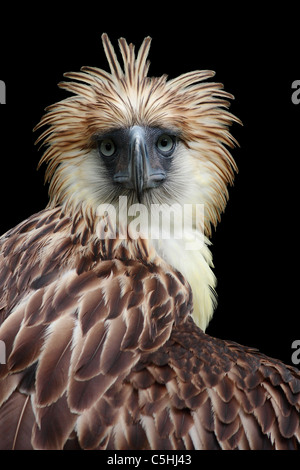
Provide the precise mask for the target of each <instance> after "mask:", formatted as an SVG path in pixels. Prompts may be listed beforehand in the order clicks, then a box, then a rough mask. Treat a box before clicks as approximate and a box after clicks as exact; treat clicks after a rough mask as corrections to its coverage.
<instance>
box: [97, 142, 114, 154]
mask: <svg viewBox="0 0 300 470" xmlns="http://www.w3.org/2000/svg"><path fill="white" fill-rule="evenodd" d="M115 151H116V146H115V144H114V142H113V141H112V140H111V139H104V140H102V142H101V143H100V152H101V153H102V155H104V157H112V155H113V154H114V153H115Z"/></svg>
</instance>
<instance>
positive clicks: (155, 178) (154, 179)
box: [146, 170, 167, 188]
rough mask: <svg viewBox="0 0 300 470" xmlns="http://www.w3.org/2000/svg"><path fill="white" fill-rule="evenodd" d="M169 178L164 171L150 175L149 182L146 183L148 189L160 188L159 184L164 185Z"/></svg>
mask: <svg viewBox="0 0 300 470" xmlns="http://www.w3.org/2000/svg"><path fill="white" fill-rule="evenodd" d="M166 178H167V175H166V173H165V172H163V171H161V170H160V171H159V172H157V173H152V174H150V176H149V178H148V181H147V183H146V187H148V188H153V187H155V186H158V185H159V184H161V183H163V182H164V181H165V180H166Z"/></svg>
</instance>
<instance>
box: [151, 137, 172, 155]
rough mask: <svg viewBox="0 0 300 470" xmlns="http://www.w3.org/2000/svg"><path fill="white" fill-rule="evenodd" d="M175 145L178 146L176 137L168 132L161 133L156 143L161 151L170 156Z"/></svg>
mask: <svg viewBox="0 0 300 470" xmlns="http://www.w3.org/2000/svg"><path fill="white" fill-rule="evenodd" d="M175 146H176V140H175V138H174V137H173V136H171V135H168V134H163V135H161V136H160V137H159V139H158V141H157V143H156V147H157V149H158V150H159V152H160V153H162V154H163V155H164V156H167V157H169V156H170V155H171V154H172V153H173V151H174V149H175Z"/></svg>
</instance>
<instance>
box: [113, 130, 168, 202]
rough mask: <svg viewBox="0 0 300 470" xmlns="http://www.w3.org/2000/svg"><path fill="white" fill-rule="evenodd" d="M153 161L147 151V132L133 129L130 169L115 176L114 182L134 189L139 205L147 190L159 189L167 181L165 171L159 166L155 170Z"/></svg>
mask: <svg viewBox="0 0 300 470" xmlns="http://www.w3.org/2000/svg"><path fill="white" fill-rule="evenodd" d="M151 160H153V162H154V158H153V157H152V158H151V156H149V152H148V149H147V145H146V136H145V130H144V129H143V128H141V127H139V126H135V127H133V128H132V129H131V130H130V135H129V152H128V167H127V169H126V171H125V172H118V173H117V174H115V175H114V181H115V182H117V183H122V184H123V185H124V186H125V187H126V188H128V189H134V190H135V192H136V195H137V199H138V202H139V203H141V201H142V199H143V192H144V191H145V190H147V189H150V188H155V187H157V186H158V185H159V184H160V183H162V182H163V181H164V180H165V179H166V173H165V171H164V170H163V169H162V168H161V167H160V165H157V164H156V167H157V168H154V167H153V165H151Z"/></svg>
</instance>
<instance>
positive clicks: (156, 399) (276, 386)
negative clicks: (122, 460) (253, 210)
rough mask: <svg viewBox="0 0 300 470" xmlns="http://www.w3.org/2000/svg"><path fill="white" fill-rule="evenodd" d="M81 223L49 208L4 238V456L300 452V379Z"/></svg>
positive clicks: (173, 282) (167, 277) (186, 291)
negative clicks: (204, 325) (220, 335)
mask: <svg viewBox="0 0 300 470" xmlns="http://www.w3.org/2000/svg"><path fill="white" fill-rule="evenodd" d="M128 53H130V51H128ZM140 60H141V61H142V58H141V59H140ZM143 67H146V65H143ZM81 223H82V220H81V219H80V217H79V216H77V217H76V227H75V225H74V223H73V222H72V220H71V219H67V220H65V219H64V217H63V216H62V214H61V212H60V211H59V210H57V209H54V210H46V211H43V212H42V213H41V214H40V215H35V216H33V217H32V218H31V219H29V220H28V221H27V222H24V223H23V224H21V225H20V226H19V227H16V228H15V229H13V230H12V231H11V232H10V234H9V235H8V234H7V235H5V236H4V237H2V238H1V239H0V272H1V273H2V277H1V278H0V279H1V280H0V283H1V287H0V288H1V289H2V291H1V292H2V295H1V300H0V309H1V310H0V313H1V317H0V318H1V326H0V339H1V340H2V341H5V344H6V351H7V364H5V365H1V369H0V377H1V379H0V404H1V405H0V420H1V423H2V425H3V429H4V430H5V432H4V436H3V437H1V439H0V448H1V449H2V448H3V449H8V448H9V449H11V448H16V449H23V448H28V449H31V448H35V449H63V448H74V446H75V447H76V448H78V447H80V448H82V449H136V448H143V449H193V448H194V449H291V448H297V447H299V440H300V423H299V409H300V373H299V371H297V370H296V369H294V368H292V367H289V366H286V365H284V364H282V363H281V362H280V361H277V360H275V359H271V358H268V357H266V356H264V355H262V354H260V353H259V352H258V351H256V350H253V349H251V348H247V347H244V346H241V345H238V344H236V343H232V342H228V341H222V340H218V339H215V338H211V337H209V336H208V335H205V334H204V333H203V332H202V331H201V330H200V329H199V328H198V327H197V326H196V325H195V324H194V322H193V320H192V318H191V309H192V300H191V292H190V288H189V286H188V285H187V283H186V281H185V280H184V279H183V277H182V276H181V275H180V273H178V272H175V271H173V270H172V269H171V268H170V267H168V266H167V265H165V264H163V262H162V260H160V263H159V264H157V265H155V264H153V263H151V264H147V263H145V262H144V261H143V262H142V261H141V260H133V259H132V252H130V253H129V254H128V259H126V256H124V246H121V245H120V246H121V248H120V257H119V258H118V256H116V252H114V250H115V247H116V246H118V245H117V244H115V245H113V244H112V243H111V244H110V247H109V249H106V250H105V247H104V248H103V249H104V252H103V253H102V254H101V252H99V250H100V248H101V246H102V245H101V244H97V249H96V247H95V246H94V245H92V246H89V243H88V237H87V235H85V236H84V243H83V238H82V237H79V236H78V235H77V233H76V231H77V230H79V228H80V224H81ZM31 242H32V243H31ZM33 242H34V243H33ZM143 250H144V251H143V252H145V249H143ZM146 251H147V250H146ZM108 253H109V254H110V255H111V256H112V259H107V256H108ZM81 257H82V258H83V259H84V261H83V262H81V261H80V260H81V259H82V258H81ZM105 258H106V259H105ZM61 260H65V261H67V262H63V263H61V262H60V261H61ZM24 263H25V264H24ZM78 263H79V264H80V269H77V267H78V265H79V264H78Z"/></svg>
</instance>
